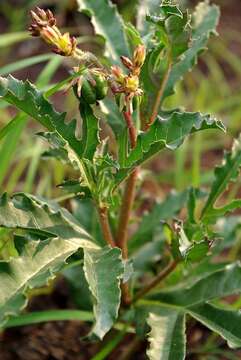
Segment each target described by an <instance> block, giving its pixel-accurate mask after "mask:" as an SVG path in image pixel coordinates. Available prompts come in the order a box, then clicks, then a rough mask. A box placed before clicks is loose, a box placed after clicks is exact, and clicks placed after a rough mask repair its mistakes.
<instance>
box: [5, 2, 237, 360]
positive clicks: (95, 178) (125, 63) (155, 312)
mask: <svg viewBox="0 0 241 360" xmlns="http://www.w3.org/2000/svg"><path fill="white" fill-rule="evenodd" d="M78 3H79V9H80V10H81V11H84V12H85V13H87V14H88V15H89V16H91V18H92V20H93V24H94V26H95V29H96V31H97V32H98V33H100V34H101V35H102V36H103V37H105V38H106V54H105V56H104V58H97V57H96V56H95V55H94V54H93V53H90V52H84V51H82V50H80V48H78V46H77V41H76V39H75V38H74V37H71V36H70V35H69V34H68V33H65V34H64V35H62V33H61V32H60V30H59V29H58V27H57V25H56V20H55V18H54V16H53V14H52V13H51V12H50V11H49V10H47V11H44V10H42V9H39V8H37V10H36V11H35V12H32V13H31V15H32V24H31V26H30V31H31V33H32V35H33V36H39V37H41V38H42V39H43V40H44V41H45V42H46V43H48V44H49V45H50V46H51V47H52V50H53V51H54V52H55V53H57V54H59V55H61V56H65V57H69V58H71V59H72V60H73V61H75V62H76V66H74V67H73V72H72V74H71V76H70V78H68V79H67V80H66V81H63V82H61V83H59V84H57V85H55V86H54V88H52V89H49V90H47V92H43V91H39V90H38V89H37V88H36V87H35V86H34V85H32V84H31V83H30V82H29V81H24V82H23V81H19V80H17V79H15V78H14V77H12V76H8V77H1V78H0V96H1V98H2V99H3V100H4V101H5V102H7V103H9V104H11V105H14V106H15V107H16V108H17V109H19V110H20V111H21V114H20V115H17V117H16V118H14V120H13V123H16V122H21V119H22V116H24V115H22V112H23V113H25V114H27V115H28V116H31V117H32V118H33V119H35V120H36V121H37V122H39V123H40V124H41V125H42V126H43V127H44V128H45V129H46V131H45V132H40V133H38V135H39V136H41V138H43V139H45V140H46V141H47V142H48V143H49V144H50V150H49V151H48V152H47V156H48V157H50V158H51V157H52V158H58V159H60V160H62V161H63V162H64V163H68V164H69V166H70V167H72V168H73V174H76V176H75V178H71V179H68V180H67V181H65V182H63V183H61V184H60V186H61V187H62V188H63V190H65V191H66V192H67V195H66V199H72V202H73V201H74V202H75V208H76V207H77V210H78V211H73V212H72V213H71V212H69V211H68V210H67V209H66V208H63V207H61V206H60V205H59V204H58V203H57V202H55V201H52V200H51V199H45V198H42V197H40V196H37V195H35V196H34V195H30V194H28V193H23V192H21V193H16V194H14V195H12V196H11V197H9V196H8V195H7V194H3V195H2V197H1V199H0V226H1V248H0V250H1V256H2V261H1V262H0V270H1V271H0V280H1V294H0V321H1V324H2V325H1V326H2V327H9V326H14V324H15V325H16V324H17V325H20V324H24V323H29V322H30V323H31V322H35V321H36V314H35V315H33V316H32V317H31V316H29V317H28V315H23V318H21V315H19V313H20V312H21V310H22V309H23V308H24V306H26V303H27V300H28V298H29V297H30V296H31V294H32V292H33V288H36V287H37V288H38V287H42V286H44V285H46V284H48V282H49V280H50V279H52V278H53V277H54V276H55V274H56V273H58V272H60V270H61V269H62V271H63V273H65V274H66V276H67V277H68V276H70V270H71V269H73V268H75V269H77V270H78V271H79V277H82V278H83V282H84V281H87V283H88V287H89V290H88V289H86V294H85V296H86V299H85V301H88V300H89V299H87V298H88V296H89V295H90V294H91V299H92V303H93V308H94V310H93V312H94V317H93V316H92V314H89V313H88V312H81V313H79V312H74V313H71V312H70V313H69V312H68V311H65V312H63V313H62V317H61V315H60V314H59V313H58V312H52V313H51V314H50V313H49V319H58V318H62V319H63V318H64V319H69V318H73V317H74V318H77V317H78V315H79V317H80V318H82V319H84V320H86V321H94V326H93V328H92V331H91V332H92V333H93V334H95V335H96V336H97V337H99V338H100V339H103V337H104V335H105V334H106V333H107V332H108V331H110V329H111V328H112V327H114V328H115V329H117V330H118V331H120V333H118V334H117V337H114V338H113V339H112V340H111V341H112V342H110V343H109V344H107V347H105V348H103V349H102V351H101V352H100V353H99V354H97V355H96V359H97V358H98V359H102V358H105V356H107V355H108V353H109V351H111V350H112V349H113V346H116V344H118V342H119V341H121V339H122V338H123V336H124V335H125V333H127V332H131V331H133V329H134V331H135V332H136V336H137V337H139V338H140V339H142V338H145V336H146V335H147V337H148V339H149V342H150V346H149V348H148V350H147V355H148V357H149V358H150V359H175V360H178V359H184V358H185V354H186V336H185V324H186V321H188V320H189V318H190V317H191V318H193V319H195V320H197V321H199V322H201V323H202V324H204V325H205V326H206V327H207V328H209V329H211V330H212V331H215V332H216V333H217V334H219V335H221V336H222V337H223V338H224V339H225V340H227V342H228V345H229V346H230V347H231V348H235V347H240V346H241V331H240V326H239V324H240V313H239V312H238V311H237V310H235V309H234V308H232V309H231V308H230V305H227V304H225V302H223V298H225V297H227V296H229V295H233V294H239V293H240V292H241V290H240V288H241V287H240V285H241V267H240V264H239V262H235V261H233V259H232V261H230V262H229V263H228V264H227V262H217V261H215V259H216V258H217V255H219V254H220V253H221V251H222V250H223V248H222V246H220V244H221V243H222V242H221V241H220V237H221V236H222V235H223V227H222V226H220V219H221V220H222V219H223V221H226V220H225V216H226V214H228V213H230V212H233V211H235V210H237V209H238V208H240V207H241V200H240V199H231V201H230V199H229V201H226V202H225V199H226V198H225V191H226V188H227V186H228V184H229V183H230V182H233V181H236V179H237V177H238V174H239V168H240V164H241V140H240V139H237V140H235V141H234V145H233V148H232V150H231V152H230V153H227V154H225V157H224V161H223V163H222V165H221V166H219V167H217V168H216V170H215V178H214V181H213V184H212V186H211V189H210V191H209V192H208V191H207V190H205V191H204V190H203V189H198V188H192V187H191V188H188V189H187V190H184V191H183V192H181V193H170V194H168V195H167V197H166V199H165V200H164V201H163V202H162V203H156V204H155V205H154V206H153V208H152V209H151V210H150V212H149V213H148V214H147V215H146V214H143V213H142V212H141V215H140V216H139V218H136V217H134V216H133V217H132V215H133V213H134V212H133V208H134V209H135V208H136V209H137V208H139V209H141V207H142V201H143V200H142V198H141V196H140V197H138V196H137V189H140V192H141V189H142V187H141V186H142V185H141V183H142V179H143V178H144V177H145V172H144V171H143V164H144V163H145V162H146V161H147V160H149V159H150V158H152V157H153V156H154V155H156V154H159V152H161V150H164V149H169V150H172V151H173V150H176V149H177V148H179V147H180V146H181V145H182V144H183V142H184V140H185V139H186V138H187V137H188V136H189V135H191V134H194V133H197V132H199V131H201V130H208V129H209V130H210V129H213V130H219V131H225V128H224V126H223V124H222V122H221V121H220V120H217V119H216V118H215V117H213V116H211V115H208V114H202V113H199V112H196V113H194V112H185V111H183V110H181V109H167V108H165V101H166V100H167V99H168V98H169V97H170V96H171V95H173V94H174V91H175V85H176V83H177V82H178V81H179V80H181V79H182V78H183V76H184V75H185V73H186V72H187V71H189V70H191V69H192V67H193V66H194V65H195V63H196V61H197V57H198V55H199V54H200V53H201V52H202V51H203V50H204V49H205V47H206V44H207V42H208V39H209V37H210V36H211V35H213V34H215V29H216V26H217V22H218V18H219V10H218V8H217V7H216V6H215V5H209V4H208V3H207V2H204V3H200V4H199V5H198V6H197V8H196V10H195V12H194V13H193V15H192V17H191V16H190V15H189V13H188V12H187V11H184V10H181V9H180V8H179V7H178V6H177V5H175V4H174V3H172V2H171V1H163V2H162V3H161V6H160V7H159V8H157V9H156V7H157V2H153V5H152V4H151V3H150V9H149V13H150V14H151V15H148V16H147V18H146V21H145V19H144V18H143V11H141V12H140V14H139V17H138V22H139V28H135V27H134V26H133V25H132V24H130V23H124V21H123V20H122V18H121V17H120V15H119V14H118V12H117V10H116V8H115V7H114V6H113V5H111V4H110V3H109V2H108V1H102V2H101V6H100V5H99V4H97V2H96V1H94V0H93V1H92V0H79V1H78ZM152 6H153V8H154V9H156V13H155V14H152V10H153V8H152ZM141 7H142V6H140V8H141ZM140 8H139V9H140ZM67 83H69V87H70V88H73V91H74V94H75V96H76V101H77V102H78V104H79V111H80V116H81V122H80V124H79V125H78V127H77V122H76V120H72V121H70V122H66V121H65V119H66V114H65V113H59V112H57V111H56V110H55V109H54V107H53V105H52V104H51V103H50V102H49V101H48V100H47V97H49V96H51V95H52V94H53V93H56V92H57V91H59V90H60V89H61V88H62V87H63V85H66V84H67ZM108 89H109V94H107V90H108ZM99 118H100V119H99ZM80 125H81V126H80ZM79 127H81V131H80V136H78V131H79ZM9 128H10V129H11V126H10V125H9V124H7V125H6V127H5V128H3V129H1V132H0V134H1V136H2V137H4V136H6V134H7V133H8V131H9ZM5 146H7V144H6V145H5ZM45 156H46V152H45ZM73 199H74V200H73ZM217 202H218V207H217ZM94 211H96V213H94V215H93V212H94ZM77 212H78V214H77ZM86 214H88V215H87V217H86ZM97 217H98V224H96V223H97V221H96V218H97ZM93 218H94V220H95V225H93V221H92V220H93ZM132 223H133V224H134V225H135V226H133V228H132V227H131V229H130V230H131V231H129V225H130V224H132ZM238 226H239V223H237V222H236V223H235V226H234V227H233V228H232V231H236V230H237V228H238ZM226 241H229V240H227V239H226ZM224 244H225V242H224ZM79 250H80V251H79ZM237 251H239V248H238V250H237ZM73 254H75V255H73ZM83 273H84V277H83ZM84 278H85V279H84ZM89 297H90V296H89ZM24 316H25V317H24ZM41 316H42V318H41ZM43 318H45V319H46V317H44V315H43V314H42V315H41V314H40V315H39V321H43V320H42V319H43ZM21 319H22V320H21ZM47 319H48V317H47ZM113 344H114V345H113Z"/></svg>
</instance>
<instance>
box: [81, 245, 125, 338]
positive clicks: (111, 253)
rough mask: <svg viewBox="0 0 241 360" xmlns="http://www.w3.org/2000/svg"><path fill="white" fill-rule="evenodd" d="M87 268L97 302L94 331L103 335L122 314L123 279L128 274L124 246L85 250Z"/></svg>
mask: <svg viewBox="0 0 241 360" xmlns="http://www.w3.org/2000/svg"><path fill="white" fill-rule="evenodd" d="M84 272H85V277H86V279H87V281H88V284H89V288H90V291H91V293H92V295H93V297H94V302H95V304H94V313H95V318H96V324H95V325H94V328H93V333H94V334H96V335H97V336H98V337H99V338H100V339H102V338H103V337H104V335H105V334H106V333H107V332H108V331H109V330H110V328H111V327H112V325H113V323H114V321H115V320H116V319H117V316H118V309H119V306H120V298H121V291H120V279H121V278H122V277H123V275H124V265H123V263H122V260H121V250H120V249H118V248H112V249H111V248H110V247H105V248H103V249H101V250H94V249H93V250H92V249H87V250H84Z"/></svg>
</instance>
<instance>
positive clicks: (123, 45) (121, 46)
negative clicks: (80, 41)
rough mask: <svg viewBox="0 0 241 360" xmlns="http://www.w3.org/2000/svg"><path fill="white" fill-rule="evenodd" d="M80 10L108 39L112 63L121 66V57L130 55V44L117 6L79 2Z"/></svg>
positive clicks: (79, 0)
mask: <svg viewBox="0 0 241 360" xmlns="http://www.w3.org/2000/svg"><path fill="white" fill-rule="evenodd" d="M77 3H78V6H79V10H80V11H84V12H85V13H86V14H87V15H88V16H90V17H91V18H92V23H93V25H94V28H95V30H96V32H97V33H98V34H100V35H102V36H104V38H105V39H106V48H107V53H108V55H109V56H110V57H111V59H112V61H114V62H116V63H119V64H121V62H120V56H122V55H125V56H128V55H129V49H128V44H127V40H126V36H125V31H124V23H123V20H122V18H121V16H120V15H119V13H118V11H117V9H116V5H114V4H112V3H111V2H110V1H109V0H104V1H102V3H101V5H100V4H99V2H98V1H96V0H78V1H77Z"/></svg>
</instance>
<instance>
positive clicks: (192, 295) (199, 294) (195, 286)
mask: <svg viewBox="0 0 241 360" xmlns="http://www.w3.org/2000/svg"><path fill="white" fill-rule="evenodd" d="M215 268H216V269H215ZM200 275H201V277H199V279H197V277H196V276H195V277H193V276H192V275H191V281H190V282H189V281H187V282H186V281H184V282H183V283H182V282H181V283H180V282H178V283H177V285H176V288H174V289H170V290H168V291H167V290H166V291H165V290H162V291H160V290H159V291H156V293H153V294H150V295H149V296H147V298H148V300H145V299H143V300H140V301H139V302H138V303H137V305H136V306H137V310H136V322H137V324H138V323H139V325H141V326H142V328H143V326H144V324H143V322H144V321H145V319H147V318H148V314H149V313H150V312H151V313H154V314H159V312H161V314H164V316H166V315H167V314H169V312H171V313H173V314H175V313H176V317H177V314H182V316H185V314H188V315H190V316H192V317H194V318H195V319H196V320H198V321H200V322H201V323H202V324H204V325H205V326H207V327H208V328H209V329H211V330H213V331H215V332H217V333H218V334H219V335H221V336H222V337H223V338H224V339H226V340H227V341H228V345H229V346H230V347H232V348H234V347H241V331H240V316H241V315H240V311H235V310H230V307H229V308H228V309H227V308H225V307H224V306H223V308H220V307H217V306H215V305H213V304H210V303H209V302H210V301H211V300H214V299H219V298H222V297H225V296H229V295H232V294H238V293H241V264H240V263H235V264H232V265H226V266H224V265H222V266H221V267H220V264H219V266H218V267H217V264H216V265H215V266H214V267H213V269H212V271H211V272H210V271H208V272H206V274H205V276H204V274H203V272H201V274H200ZM173 319H174V315H173ZM147 322H148V320H147ZM167 323H168V324H169V323H170V324H171V323H172V321H171V320H169V321H168V322H167ZM149 324H150V323H149ZM161 326H163V321H162V325H159V332H158V333H157V332H156V344H158V341H161V340H160V339H159V338H158V335H159V334H160V329H161ZM157 328H158V325H156V329H157ZM179 338H180V335H179ZM166 343H167V342H166ZM155 349H156V348H155ZM155 353H157V352H155ZM155 353H154V354H155ZM160 358H161V357H160ZM154 359H155V357H154ZM174 359H175V357H174Z"/></svg>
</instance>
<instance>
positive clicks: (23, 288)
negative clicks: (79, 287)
mask: <svg viewBox="0 0 241 360" xmlns="http://www.w3.org/2000/svg"><path fill="white" fill-rule="evenodd" d="M40 245H41V246H40ZM83 247H87V248H96V245H94V244H93V243H91V242H90V241H87V240H85V239H81V238H78V239H77V238H70V239H68V240H67V239H60V238H54V239H51V240H49V239H47V240H43V241H30V242H28V243H27V244H25V248H24V250H23V251H22V253H21V256H19V257H17V258H12V259H11V260H10V261H9V262H4V261H2V262H0V282H1V292H0V325H1V326H3V324H4V322H5V321H6V320H7V318H8V317H9V316H12V315H17V314H18V313H19V312H20V311H21V310H22V309H23V308H24V307H25V306H26V305H27V298H26V292H27V290H28V289H31V288H34V287H41V286H43V285H45V284H46V283H48V281H49V280H50V279H52V278H53V277H54V274H55V273H56V272H57V271H59V270H60V268H61V267H62V265H63V264H64V262H65V260H66V259H67V258H68V257H69V256H70V255H72V254H73V253H75V252H76V251H77V250H78V249H79V248H83Z"/></svg>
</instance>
